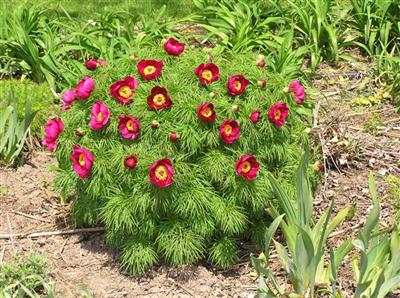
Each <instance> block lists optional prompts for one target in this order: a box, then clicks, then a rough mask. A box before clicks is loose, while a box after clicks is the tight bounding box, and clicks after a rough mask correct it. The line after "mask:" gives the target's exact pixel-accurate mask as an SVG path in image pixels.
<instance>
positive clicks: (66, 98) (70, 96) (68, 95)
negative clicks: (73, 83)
mask: <svg viewBox="0 0 400 298" xmlns="http://www.w3.org/2000/svg"><path fill="white" fill-rule="evenodd" d="M62 100H63V102H64V103H66V104H67V105H71V104H72V103H73V102H74V101H75V100H76V91H75V90H74V89H68V90H67V91H65V92H64V94H63V97H62Z"/></svg>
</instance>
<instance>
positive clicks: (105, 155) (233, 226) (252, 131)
mask: <svg viewBox="0 0 400 298" xmlns="http://www.w3.org/2000/svg"><path fill="white" fill-rule="evenodd" d="M136 55H137V57H139V58H138V59H139V60H141V59H155V60H163V61H164V68H163V70H162V72H161V76H160V77H159V78H158V79H156V80H154V81H144V80H142V79H140V76H139V75H138V72H137V69H136V64H137V62H138V60H131V59H129V58H128V57H127V58H124V59H120V60H117V61H114V62H109V63H108V64H107V66H105V67H102V68H98V69H97V70H96V71H94V72H92V73H91V74H90V75H91V76H92V77H93V79H94V80H95V82H96V86H95V89H94V91H93V93H92V94H91V96H90V97H89V99H88V100H77V101H76V102H75V103H74V104H73V105H72V107H71V109H69V110H67V111H65V112H64V113H63V116H62V119H63V121H64V125H65V130H64V131H63V132H62V133H61V135H60V137H59V140H58V147H57V150H56V152H55V154H56V156H57V158H58V161H59V171H58V177H57V179H56V185H57V187H58V188H59V189H60V191H61V192H62V193H63V194H64V196H67V195H71V194H72V195H74V201H73V207H72V213H73V218H74V221H75V223H76V224H77V225H93V224H95V223H103V224H105V226H106V228H107V241H108V243H109V244H111V245H114V246H117V247H119V248H121V249H122V255H121V259H122V267H123V268H125V269H126V270H127V271H128V272H132V273H140V272H143V271H145V270H146V269H148V268H149V267H151V266H153V265H154V264H157V262H159V261H167V262H169V263H171V264H191V263H195V262H197V261H199V260H200V259H202V258H207V259H209V260H210V261H211V262H212V263H213V264H215V265H216V266H219V267H222V268H227V267H229V266H230V265H232V264H233V263H234V262H235V261H236V259H237V245H236V241H237V240H238V239H239V238H242V237H244V238H247V239H249V238H252V239H259V238H260V235H261V234H260V233H262V232H261V231H260V229H259V228H257V227H258V226H259V224H260V223H261V222H264V225H265V218H266V216H265V207H266V206H267V202H268V201H269V200H271V199H273V195H272V191H271V187H270V184H269V180H268V178H267V176H268V175H267V174H268V172H273V173H274V175H275V176H276V177H277V179H278V180H279V181H281V182H282V183H283V185H285V187H286V186H287V188H289V189H290V188H291V187H292V185H293V184H294V183H293V182H294V179H293V174H292V169H293V168H295V167H296V166H297V164H298V162H299V159H300V155H301V154H300V152H301V148H302V143H303V142H304V140H306V139H307V134H306V132H305V128H306V127H307V125H308V116H307V115H306V114H307V112H309V111H310V107H311V104H310V101H308V100H306V101H305V102H304V103H303V105H297V104H296V103H295V102H294V99H293V98H292V96H291V95H290V94H288V93H287V92H286V90H287V86H288V84H289V82H290V81H291V80H293V79H296V78H293V77H282V76H281V74H279V75H278V74H276V73H274V71H273V69H272V68H269V67H268V66H267V67H266V68H259V67H258V66H257V65H256V59H257V56H256V54H246V55H239V54H235V55H233V54H224V56H215V57H213V63H215V64H217V65H218V67H219V69H220V80H219V81H217V82H215V83H213V84H211V85H208V86H202V85H200V84H199V80H198V78H197V77H196V75H195V74H194V72H193V70H194V68H195V67H196V66H198V65H199V64H200V63H206V62H207V53H206V52H204V51H202V50H186V51H185V53H184V54H183V55H181V56H179V57H169V56H168V55H167V54H166V53H165V52H164V51H163V50H162V46H161V45H155V46H154V48H145V49H136ZM288 67H293V66H290V65H288ZM235 74H243V75H244V76H245V77H246V78H247V79H248V80H249V81H250V86H249V87H248V88H247V90H246V91H245V92H244V93H243V94H241V95H239V96H236V97H232V96H229V95H227V90H226V86H227V79H228V77H230V76H232V75H235ZM128 75H133V76H135V77H136V78H137V79H138V80H139V87H138V88H137V90H136V91H135V95H134V101H133V103H132V104H130V105H122V104H120V103H119V102H118V101H117V100H115V99H114V98H112V97H111V96H110V95H109V87H110V86H111V85H112V84H113V83H114V82H115V81H116V80H120V79H123V78H124V77H126V76H128ZM261 79H265V80H266V81H267V85H266V87H265V88H261V87H260V86H259V85H258V84H257V81H258V80H261ZM156 85H160V86H163V87H165V88H167V90H168V93H169V94H170V96H171V98H172V101H173V105H172V107H171V108H170V109H166V110H161V111H153V110H150V109H149V108H148V107H147V103H146V98H147V96H148V95H149V94H150V91H151V89H152V88H153V87H154V86H156ZM211 91H213V92H215V93H216V94H217V95H218V96H217V97H216V98H210V92H211ZM96 100H101V101H102V102H103V103H104V104H106V105H107V106H108V108H109V109H110V112H111V118H110V121H109V123H108V125H107V126H106V127H104V128H102V129H101V130H98V131H93V130H91V129H90V128H89V126H88V123H89V119H90V110H91V107H92V106H93V104H94V102H95V101H96ZM206 101H210V102H212V103H213V104H214V106H215V110H216V113H217V120H216V121H215V122H213V123H207V122H202V121H200V120H199V118H198V117H197V115H196V108H197V107H198V106H199V105H201V104H202V103H204V102H206ZM280 101H284V102H286V103H287V104H288V107H289V109H290V112H289V117H288V118H287V121H286V123H285V125H284V126H283V127H277V126H275V125H274V124H272V123H270V122H269V120H268V116H267V112H268V109H269V108H270V107H271V106H272V105H274V104H276V103H277V102H280ZM233 105H237V106H238V107H239V111H235V109H233V108H232V106H233ZM256 110H259V111H260V112H261V118H260V121H259V122H258V123H256V124H254V123H252V122H251V121H250V119H249V115H250V114H251V113H252V112H254V111H256ZM120 115H133V116H134V117H135V118H137V119H138V120H139V121H140V123H141V126H140V133H139V136H138V138H137V139H136V140H134V141H127V140H125V139H123V138H122V137H121V135H120V133H119V130H118V117H119V116H120ZM226 119H235V120H236V121H237V122H238V123H239V126H240V137H239V140H238V141H236V142H234V143H233V144H230V145H228V144H225V143H223V142H222V141H221V139H220V136H219V125H220V123H221V122H222V121H224V120H226ZM153 120H156V121H157V122H158V123H159V127H158V128H156V129H155V128H153V127H152V122H153ZM78 129H79V130H80V132H81V133H80V134H79V136H77V134H76V130H78ZM171 132H177V133H178V134H179V136H180V138H179V140H178V141H177V142H171V140H170V139H169V134H170V133H171ZM82 134H83V136H82ZM74 145H78V146H81V147H84V148H86V149H88V150H90V151H91V152H92V153H93V155H94V162H93V168H92V172H91V175H90V177H89V178H88V179H80V178H79V177H78V176H77V175H76V174H75V173H74V172H73V171H72V165H71V161H70V156H71V153H72V148H73V146H74ZM246 154H251V155H254V156H255V157H256V158H257V161H258V162H259V164H260V169H259V172H258V175H257V177H256V179H255V180H253V181H248V180H245V179H244V178H243V177H241V176H238V175H237V174H236V171H235V162H236V161H237V160H238V159H239V158H240V157H241V156H243V155H246ZM128 155H135V156H137V158H138V163H137V166H136V167H135V168H134V169H127V168H125V167H124V159H125V157H126V156H128ZM162 158H169V159H170V160H171V161H172V163H173V167H174V170H175V176H174V183H173V184H172V185H170V186H169V187H166V188H157V187H155V186H154V185H152V184H151V183H150V181H149V170H148V169H149V167H150V165H151V164H152V163H154V162H155V161H156V160H159V159H162Z"/></svg>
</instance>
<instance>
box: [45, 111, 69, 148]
mask: <svg viewBox="0 0 400 298" xmlns="http://www.w3.org/2000/svg"><path fill="white" fill-rule="evenodd" d="M44 131H45V135H44V138H43V140H42V145H45V146H47V149H48V150H49V151H50V152H52V151H54V150H55V149H56V148H57V139H58V136H59V135H60V133H62V132H63V131H64V123H63V121H62V119H61V118H52V119H50V120H49V121H48V122H47V125H46V127H45V128H44Z"/></svg>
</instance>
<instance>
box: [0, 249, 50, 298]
mask: <svg viewBox="0 0 400 298" xmlns="http://www.w3.org/2000/svg"><path fill="white" fill-rule="evenodd" d="M0 295H1V297H4V298H11V297H31V298H35V297H47V298H52V297H56V294H55V291H54V287H53V286H52V285H51V284H50V283H49V281H48V278H47V270H46V259H44V258H43V257H41V256H39V255H37V254H35V253H33V252H30V253H29V254H27V255H26V256H24V257H14V259H13V260H12V261H11V262H9V263H6V264H5V265H3V266H2V267H1V268H0Z"/></svg>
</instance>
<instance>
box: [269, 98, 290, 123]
mask: <svg viewBox="0 0 400 298" xmlns="http://www.w3.org/2000/svg"><path fill="white" fill-rule="evenodd" d="M288 115H289V109H288V108H287V106H286V102H279V103H277V104H275V105H273V106H272V107H271V108H270V109H269V111H268V119H269V121H270V122H271V123H273V124H275V125H277V126H283V125H284V124H285V121H286V118H287V116H288Z"/></svg>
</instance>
